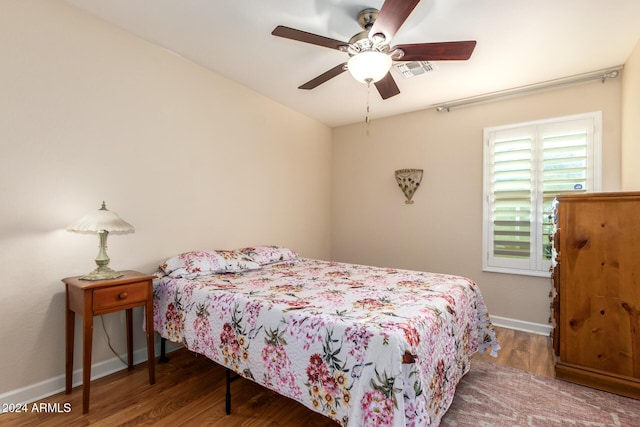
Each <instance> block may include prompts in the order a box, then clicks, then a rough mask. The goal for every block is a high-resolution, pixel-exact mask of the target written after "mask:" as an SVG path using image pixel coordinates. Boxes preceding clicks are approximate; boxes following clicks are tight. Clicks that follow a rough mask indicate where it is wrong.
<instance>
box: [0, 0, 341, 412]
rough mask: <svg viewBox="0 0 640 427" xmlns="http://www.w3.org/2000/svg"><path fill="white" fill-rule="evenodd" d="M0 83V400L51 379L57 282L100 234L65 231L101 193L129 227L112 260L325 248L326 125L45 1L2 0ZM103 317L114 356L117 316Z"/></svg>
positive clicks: (59, 355)
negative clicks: (256, 248) (256, 247)
mask: <svg viewBox="0 0 640 427" xmlns="http://www.w3.org/2000/svg"><path fill="white" fill-rule="evenodd" d="M0 87H1V89H0V200H1V204H2V208H1V210H0V263H1V266H2V285H1V286H2V292H3V297H2V299H0V325H2V327H1V332H0V337H1V341H2V348H3V351H2V352H0V366H1V367H2V370H1V373H2V375H1V376H2V380H0V398H1V397H2V394H3V393H7V392H9V391H12V390H16V389H19V388H21V387H29V386H32V385H33V384H35V383H37V382H40V381H49V380H51V379H52V378H53V379H54V380H55V381H53V384H54V385H57V386H58V387H62V386H63V384H64V382H63V378H62V374H63V372H64V294H63V285H62V283H61V282H60V279H61V278H63V277H67V276H73V275H78V274H83V273H86V272H88V271H90V270H91V269H93V268H94V264H93V259H94V258H95V256H96V254H97V245H98V240H97V237H94V236H88V235H79V234H74V233H68V232H66V231H65V228H66V226H67V225H68V224H70V223H71V222H72V221H74V220H75V219H77V218H78V217H80V216H82V215H84V214H85V213H87V212H88V211H90V210H93V209H98V208H99V206H100V203H101V201H102V200H103V199H104V200H106V202H107V206H108V207H110V208H111V209H112V210H114V211H116V212H118V213H119V214H120V215H121V216H122V217H123V218H125V219H126V220H127V221H129V222H130V223H132V224H133V225H134V226H135V227H136V233H135V234H132V235H124V236H110V238H109V255H110V256H111V264H112V266H113V267H114V268H119V269H138V270H141V271H144V272H152V271H154V270H155V268H156V266H157V265H158V263H159V262H160V261H161V260H163V259H164V258H166V257H168V256H171V255H174V254H176V253H178V252H179V251H186V250H191V249H207V248H209V249H214V248H234V247H240V246H244V245H252V244H266V243H272V244H280V245H286V246H290V247H292V248H294V249H296V250H298V251H299V252H300V253H301V254H302V255H304V256H309V257H316V258H329V256H330V243H329V238H330V228H329V227H330V173H331V130H330V129H329V128H327V127H326V126H324V125H322V124H320V123H318V122H316V121H314V120H311V119H309V118H307V117H305V116H303V115H301V114H299V113H297V112H295V111H292V110H290V109H287V108H285V107H283V106H281V105H280V104H277V103H275V102H273V101H271V100H269V99H266V98H264V97H262V96H260V95H257V94H256V93H254V92H251V91H249V90H247V89H245V88H243V87H241V86H239V85H237V84H235V83H232V82H230V81H228V80H225V79H223V78H221V77H220V76H218V75H216V74H213V73H211V72H209V71H207V70H205V69H203V68H201V67H199V66H197V65H195V64H193V63H191V62H189V61H186V60H184V59H183V58H181V57H179V56H177V55H174V54H172V53H170V52H168V51H166V50H163V49H160V48H157V47H154V46H152V45H150V44H148V43H145V42H143V41H141V40H140V39H137V38H135V37H132V36H131V35H129V34H127V33H125V32H124V31H121V30H119V29H117V28H115V27H112V26H109V25H106V24H103V23H102V22H100V21H98V20H96V19H94V18H92V17H90V16H89V15H86V14H84V13H83V12H80V11H78V10H76V9H74V8H73V7H71V6H69V5H67V4H66V3H65V2H62V1H57V0H55V1H52V0H48V1H41V0H3V1H2V2H0ZM135 320H136V322H139V323H137V324H141V314H140V312H139V311H138V309H136V319H135ZM105 324H106V327H107V329H108V330H109V332H110V335H111V339H112V342H113V344H114V346H115V347H116V349H117V350H119V351H120V352H124V339H123V334H122V332H123V330H124V329H123V328H124V314H123V313H116V314H111V315H107V316H105ZM76 329H77V332H80V330H81V328H80V324H79V323H78V326H77V328H76ZM101 329H102V328H101V326H100V323H96V327H95V336H94V357H93V361H94V363H99V362H101V361H103V360H106V359H112V358H113V355H112V354H111V353H110V352H109V350H108V349H107V346H106V344H105V340H104V334H103V332H102V330H101ZM137 330H138V329H136V331H137ZM140 335H141V334H137V337H138V338H137V339H136V347H137V348H143V347H144V346H143V345H142V340H141V339H139V338H140ZM80 342H81V339H80V335H77V338H76V343H77V345H76V350H77V351H76V367H77V368H79V367H80V362H79V358H78V356H79V354H80V353H79V351H78V350H79V347H80ZM45 388H46V387H45ZM0 400H1V399H0Z"/></svg>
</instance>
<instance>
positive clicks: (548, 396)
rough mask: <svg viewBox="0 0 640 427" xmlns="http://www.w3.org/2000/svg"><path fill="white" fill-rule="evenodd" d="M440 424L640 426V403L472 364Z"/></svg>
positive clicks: (476, 426) (489, 365)
mask: <svg viewBox="0 0 640 427" xmlns="http://www.w3.org/2000/svg"><path fill="white" fill-rule="evenodd" d="M441 425H442V426H473V427H515V426H519V427H520V426H534V427H542V426H545V427H546V426H562V427H565V426H567V427H569V426H571V427H598V426H602V427H609V426H612V427H613V426H615V427H640V400H634V399H630V398H627V397H623V396H618V395H616V394H611V393H607V392H604V391H599V390H595V389H592V388H589V387H583V386H580V385H577V384H572V383H569V382H566V381H561V380H555V379H552V378H545V377H541V376H538V375H534V374H531V373H529V372H525V371H521V370H518V369H513V368H509V367H504V366H500V365H497V364H494V363H490V362H485V361H483V360H472V362H471V371H470V372H469V373H468V374H467V375H466V376H465V377H464V378H462V380H461V381H460V383H459V384H458V387H457V389H456V395H455V398H454V400H453V403H452V404H451V407H450V408H449V410H448V411H447V413H446V414H445V416H444V418H443V419H442V423H441Z"/></svg>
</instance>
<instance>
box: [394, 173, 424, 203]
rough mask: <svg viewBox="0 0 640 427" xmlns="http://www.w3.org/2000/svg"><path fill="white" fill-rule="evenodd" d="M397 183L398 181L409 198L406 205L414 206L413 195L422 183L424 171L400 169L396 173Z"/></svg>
mask: <svg viewBox="0 0 640 427" xmlns="http://www.w3.org/2000/svg"><path fill="white" fill-rule="evenodd" d="M396 181H398V186H399V187H400V188H401V189H402V192H403V193H404V195H405V197H406V198H407V200H406V201H405V203H406V204H412V203H413V200H411V199H412V198H413V194H414V193H415V192H416V190H417V189H418V187H419V186H420V182H421V181H422V169H398V170H397V171H396Z"/></svg>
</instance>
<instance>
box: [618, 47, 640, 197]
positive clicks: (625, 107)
mask: <svg viewBox="0 0 640 427" xmlns="http://www.w3.org/2000/svg"><path fill="white" fill-rule="evenodd" d="M622 79H623V80H622V84H623V91H622V189H623V190H627V191H640V168H639V167H638V165H639V164H640V40H638V44H636V47H635V49H634V51H633V52H632V53H631V56H630V57H629V60H628V61H627V62H626V64H625V66H624V73H623V75H622Z"/></svg>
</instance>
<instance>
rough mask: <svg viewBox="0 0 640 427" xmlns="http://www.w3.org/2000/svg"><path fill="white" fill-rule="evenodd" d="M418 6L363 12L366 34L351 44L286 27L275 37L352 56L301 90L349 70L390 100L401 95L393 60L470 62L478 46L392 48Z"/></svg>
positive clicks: (403, 1) (407, 2) (392, 4)
mask: <svg viewBox="0 0 640 427" xmlns="http://www.w3.org/2000/svg"><path fill="white" fill-rule="evenodd" d="M418 3H420V0H386V1H385V2H384V4H383V5H382V7H381V8H380V10H379V11H378V10H377V9H373V8H368V9H364V10H362V11H361V12H360V13H359V14H358V17H357V19H358V24H360V26H361V27H362V29H363V31H361V32H359V33H357V34H356V35H354V36H353V37H352V38H351V39H350V40H349V42H348V43H346V42H342V41H339V40H335V39H332V38H329V37H324V36H320V35H317V34H312V33H308V32H306V31H301V30H296V29H294V28H289V27H285V26H282V25H278V26H277V27H276V28H275V29H274V30H273V31H272V32H271V34H273V35H274V36H278V37H284V38H286V39H291V40H297V41H301V42H304V43H310V44H314V45H317V46H322V47H328V48H330V49H337V50H339V51H341V52H346V53H348V54H349V57H350V58H349V60H348V61H347V62H343V63H342V64H339V65H336V66H335V67H333V68H332V69H330V70H328V71H326V72H324V73H322V74H320V75H319V76H317V77H315V78H314V79H311V80H309V81H308V82H307V83H305V84H303V85H302V86H299V87H298V89H313V88H316V87H318V86H319V85H321V84H322V83H325V82H326V81H328V80H330V79H332V78H334V77H336V76H338V75H340V74H342V73H343V72H344V71H346V70H349V71H350V72H351V74H352V75H353V77H354V78H355V79H356V80H359V81H361V82H363V83H367V84H370V83H374V84H375V86H376V88H377V89H378V92H379V93H380V96H381V97H382V99H387V98H390V97H392V96H395V95H397V94H399V93H400V89H398V85H397V84H396V82H395V80H394V79H393V77H392V76H391V73H390V72H389V70H390V69H391V65H392V63H393V61H438V60H440V61H455V60H467V59H469V57H470V56H471V53H473V49H474V48H475V46H476V42H475V40H470V41H457V42H440V43H417V44H401V45H397V46H393V47H391V46H390V45H389V42H390V40H391V39H392V38H393V36H395V34H396V32H397V31H398V29H399V28H400V27H401V26H402V24H403V23H404V21H405V20H406V19H407V18H408V17H409V15H410V14H411V12H412V11H413V9H415V7H416V6H417V5H418Z"/></svg>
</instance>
